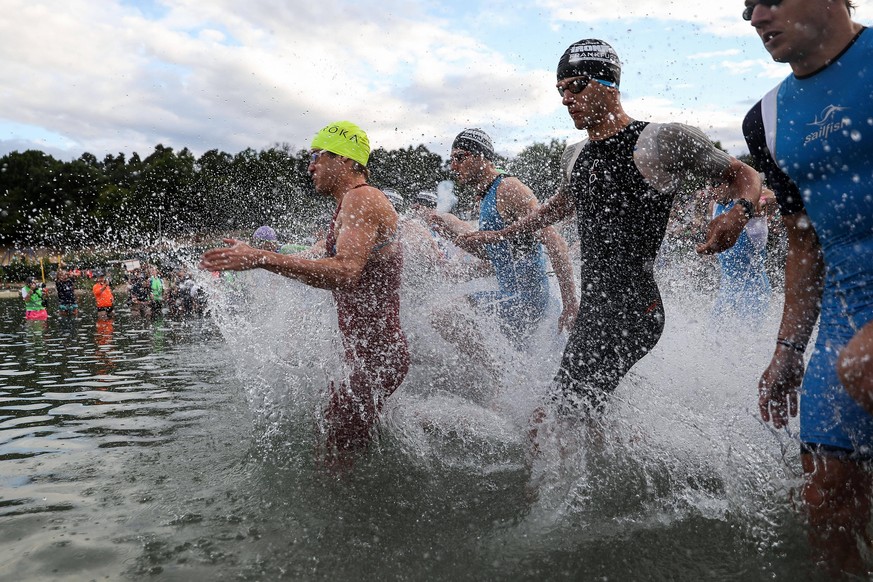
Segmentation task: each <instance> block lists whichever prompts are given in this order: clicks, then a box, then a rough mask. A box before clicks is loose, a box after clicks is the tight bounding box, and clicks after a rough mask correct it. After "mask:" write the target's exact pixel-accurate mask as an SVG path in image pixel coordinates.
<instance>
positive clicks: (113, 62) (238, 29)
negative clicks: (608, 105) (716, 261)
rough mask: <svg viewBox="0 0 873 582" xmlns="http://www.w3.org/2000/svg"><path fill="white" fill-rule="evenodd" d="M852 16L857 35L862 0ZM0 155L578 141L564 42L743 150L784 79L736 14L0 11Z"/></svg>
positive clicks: (590, 5) (539, 8) (385, 8)
mask: <svg viewBox="0 0 873 582" xmlns="http://www.w3.org/2000/svg"><path fill="white" fill-rule="evenodd" d="M858 3H859V4H861V6H860V7H859V9H858V11H857V13H856V15H855V19H856V20H858V21H860V22H862V23H865V24H871V23H873V0H860V2H858ZM3 7H4V10H3V12H4V16H3V18H2V19H0V57H2V63H3V65H2V66H0V154H4V153H7V152H9V151H13V150H19V151H23V150H25V149H40V150H43V151H46V152H48V153H50V154H52V155H54V156H56V157H59V158H62V159H72V158H75V157H78V156H79V155H80V154H81V153H83V152H86V151H87V152H90V153H93V154H94V155H96V156H98V157H99V158H102V157H103V156H104V155H106V154H107V153H113V154H114V153H118V152H124V153H126V154H130V153H131V152H134V151H136V152H139V153H140V154H141V155H147V154H149V153H151V151H152V150H153V149H154V146H155V145H156V144H158V143H161V144H163V145H165V146H169V147H173V148H175V149H181V148H183V147H188V148H189V149H191V150H192V151H193V152H194V153H195V154H197V155H199V154H201V153H203V152H204V151H207V150H209V149H213V148H218V149H221V150H224V151H227V152H230V153H236V152H239V151H241V150H243V149H245V148H249V147H251V148H254V149H263V148H267V147H270V146H272V145H274V144H276V143H289V144H291V145H292V146H294V147H307V146H308V144H309V140H310V139H311V137H312V135H313V134H314V133H315V132H316V131H317V130H318V129H320V128H321V127H322V126H324V125H325V124H327V123H328V122H330V121H334V120H338V119H349V120H353V121H355V122H356V123H358V124H359V125H361V126H362V127H363V128H364V129H365V130H367V132H368V133H369V135H370V140H371V143H372V144H373V146H374V147H377V146H382V147H385V148H397V147H405V146H408V145H418V144H425V145H427V146H428V147H429V148H431V149H432V150H433V151H435V152H437V153H439V154H440V155H442V156H443V157H447V155H448V150H449V146H450V144H451V141H452V138H453V137H454V135H455V134H457V132H458V131H460V130H461V129H463V128H464V127H471V126H475V127H481V128H483V129H485V130H486V131H487V132H489V133H490V134H491V135H492V137H493V138H494V141H495V145H496V147H497V149H498V151H500V152H501V153H503V154H506V155H512V154H514V153H516V152H517V151H518V150H520V149H521V148H523V147H524V146H526V145H529V144H531V143H533V142H536V141H548V140H549V139H551V138H557V139H568V140H570V141H576V140H577V139H579V138H580V137H581V136H582V134H581V133H580V132H578V131H576V130H575V129H574V128H573V126H572V123H571V122H570V120H569V118H568V116H567V114H566V110H565V109H564V108H563V107H562V106H561V101H560V97H559V96H558V94H557V92H556V91H555V89H554V82H555V75H554V71H555V66H556V65H557V61H558V58H559V57H560V55H561V53H562V52H563V51H564V49H565V48H566V47H567V45H569V44H570V43H572V42H574V41H576V40H579V39H583V38H591V37H598V38H602V39H604V40H606V41H608V42H609V43H610V44H612V45H613V46H614V47H615V49H616V50H617V52H618V53H619V55H620V56H621V58H622V60H623V62H624V69H623V75H622V95H623V98H622V99H623V103H624V106H625V110H626V111H627V112H628V113H629V114H630V115H631V116H632V117H634V118H637V119H646V120H652V121H668V120H669V121H682V122H685V123H691V124H695V125H698V126H700V127H702V128H703V129H704V130H705V131H706V132H707V133H709V135H710V136H711V137H712V138H713V139H718V140H721V142H722V143H723V145H725V147H726V148H727V149H728V150H729V151H731V152H732V153H734V154H739V153H743V152H744V151H745V146H744V145H743V142H742V137H741V135H740V131H739V128H740V123H741V120H742V117H743V114H744V113H745V111H746V110H747V109H748V108H749V107H750V106H751V105H753V104H754V102H755V101H756V100H757V99H758V98H759V97H760V96H761V95H762V94H763V93H764V92H766V90H767V89H769V88H770V87H772V86H773V85H774V84H775V83H776V82H777V81H778V80H779V79H780V78H782V77H784V76H785V75H786V74H787V73H788V69H787V67H786V66H785V65H780V64H776V63H773V62H772V61H771V60H770V59H769V58H768V56H767V54H766V52H765V51H764V49H763V48H762V47H761V45H760V42H759V41H758V39H757V37H756V35H755V34H754V31H753V29H752V28H751V26H749V24H748V23H747V22H745V21H743V20H742V19H741V18H740V13H741V12H742V8H743V0H727V1H714V0H612V1H610V2H584V1H580V0H526V1H523V2H522V1H519V0H514V1H504V0H481V1H477V0H434V1H431V0H354V1H353V0H348V1H344V0H246V1H245V2H241V1H239V0H233V1H231V0H4V2H3Z"/></svg>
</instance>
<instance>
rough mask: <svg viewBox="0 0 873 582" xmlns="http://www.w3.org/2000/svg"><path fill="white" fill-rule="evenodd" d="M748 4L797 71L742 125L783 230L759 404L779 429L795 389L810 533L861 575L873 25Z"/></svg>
mask: <svg viewBox="0 0 873 582" xmlns="http://www.w3.org/2000/svg"><path fill="white" fill-rule="evenodd" d="M745 4H746V8H745V10H744V11H743V18H744V19H745V20H748V21H750V22H751V25H752V26H753V27H754V28H755V31H756V32H757V33H758V36H759V37H760V38H761V41H762V43H763V45H764V48H765V49H766V50H767V52H768V53H770V56H771V57H772V58H773V60H774V61H777V62H780V63H788V64H789V65H790V66H791V71H792V72H791V74H790V75H788V77H787V78H785V79H784V80H783V81H782V82H780V83H779V84H778V85H777V86H776V87H775V88H774V89H772V90H771V91H770V92H768V93H767V94H766V95H765V96H764V97H763V98H762V99H761V101H759V102H758V103H756V104H755V106H754V107H753V108H752V109H751V111H749V113H748V114H747V115H746V118H745V120H744V122H743V133H744V134H745V136H746V143H747V144H748V146H749V151H750V152H751V154H752V156H754V158H755V160H756V161H757V162H758V164H759V167H760V168H762V169H763V170H764V171H765V174H766V176H767V183H768V185H769V186H770V187H771V188H772V189H773V190H775V192H776V198H777V200H778V202H779V207H780V209H781V213H782V220H783V224H784V225H785V229H786V233H787V236H788V255H787V258H786V262H785V303H784V307H783V313H782V323H781V325H780V326H779V334H778V336H777V339H776V344H775V349H774V353H773V358H772V361H771V362H770V365H769V366H768V367H767V369H766V371H765V372H764V374H763V376H762V377H761V381H760V383H759V386H758V406H759V409H760V413H761V417H762V418H763V419H764V421H765V422H772V423H773V426H774V427H776V428H783V427H785V426H787V425H788V418H789V416H795V415H796V414H797V412H798V391H799V392H800V403H799V404H800V406H799V408H800V446H801V462H802V464H803V471H804V474H805V477H806V484H805V486H804V488H803V492H802V495H803V500H804V501H805V506H806V508H807V509H808V511H809V525H810V541H811V542H812V544H813V546H814V548H815V549H816V552H817V554H818V555H817V556H816V557H817V558H818V559H819V560H820V561H822V562H823V563H825V564H827V565H828V566H829V567H830V569H831V570H832V574H833V575H834V577H836V576H837V575H838V574H839V573H840V572H847V573H850V574H852V575H854V576H858V577H865V578H866V576H865V575H869V574H870V571H871V561H870V555H871V554H870V550H871V542H870V537H869V527H870V518H871V511H870V508H871V504H873V495H871V490H873V475H871V470H870V468H871V460H873V416H871V413H873V121H871V120H873V31H870V30H869V29H868V28H866V27H864V26H863V25H861V24H859V23H858V22H854V21H853V20H852V9H853V5H852V2H848V1H845V0H820V1H817V2H810V1H807V2H798V1H793V2H788V1H785V2H781V3H780V2H772V1H771V2H752V1H751V0H746V3H745ZM816 323H818V335H817V338H816V342H815V345H814V347H813V348H812V356H811V357H810V358H809V363H808V364H807V366H806V370H805V371H804V354H805V352H806V349H807V346H808V344H809V341H810V338H811V336H812V333H813V329H814V328H815V326H816ZM865 556H866V561H865Z"/></svg>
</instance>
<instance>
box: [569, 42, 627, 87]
mask: <svg viewBox="0 0 873 582" xmlns="http://www.w3.org/2000/svg"><path fill="white" fill-rule="evenodd" d="M581 75H589V76H590V77H592V78H594V79H600V80H602V81H609V82H610V83H615V86H616V87H617V86H618V84H619V81H621V61H620V60H619V58H618V54H617V53H616V52H615V49H613V48H612V47H611V46H609V44H607V43H605V42H603V41H602V40H598V39H596V38H589V39H585V40H580V41H578V42H574V43H573V44H571V45H570V46H569V47H567V50H565V51H564V54H563V55H561V60H560V61H558V80H559V81H561V80H562V79H566V78H568V77H579V76H581Z"/></svg>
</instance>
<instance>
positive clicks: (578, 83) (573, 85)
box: [557, 75, 616, 97]
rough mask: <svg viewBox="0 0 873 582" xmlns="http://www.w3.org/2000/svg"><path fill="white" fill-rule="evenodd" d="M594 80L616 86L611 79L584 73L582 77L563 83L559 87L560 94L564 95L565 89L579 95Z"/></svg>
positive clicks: (608, 85)
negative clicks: (598, 77) (597, 77)
mask: <svg viewBox="0 0 873 582" xmlns="http://www.w3.org/2000/svg"><path fill="white" fill-rule="evenodd" d="M592 81H597V82H598V83H600V84H601V85H605V86H607V87H615V86H616V85H615V83H612V82H610V81H604V80H603V79H595V78H594V77H589V76H588V75H582V76H581V77H577V78H575V79H573V80H572V81H567V84H566V85H561V86H559V87H557V89H558V95H560V96H561V97H563V96H564V91H569V92H570V93H572V94H573V95H578V94H579V93H581V92H582V91H584V90H585V88H586V87H588V85H590V84H591V82H592Z"/></svg>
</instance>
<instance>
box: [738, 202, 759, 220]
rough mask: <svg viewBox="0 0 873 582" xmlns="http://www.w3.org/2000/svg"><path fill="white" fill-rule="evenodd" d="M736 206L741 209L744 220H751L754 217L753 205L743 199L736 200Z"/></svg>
mask: <svg viewBox="0 0 873 582" xmlns="http://www.w3.org/2000/svg"><path fill="white" fill-rule="evenodd" d="M735 202H736V203H737V205H739V206H742V207H743V213H744V214H745V215H746V218H749V219H751V218H752V217H753V216H754V215H755V205H754V204H752V203H751V202H750V201H748V200H746V199H745V198H737V199H736V201H735Z"/></svg>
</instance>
